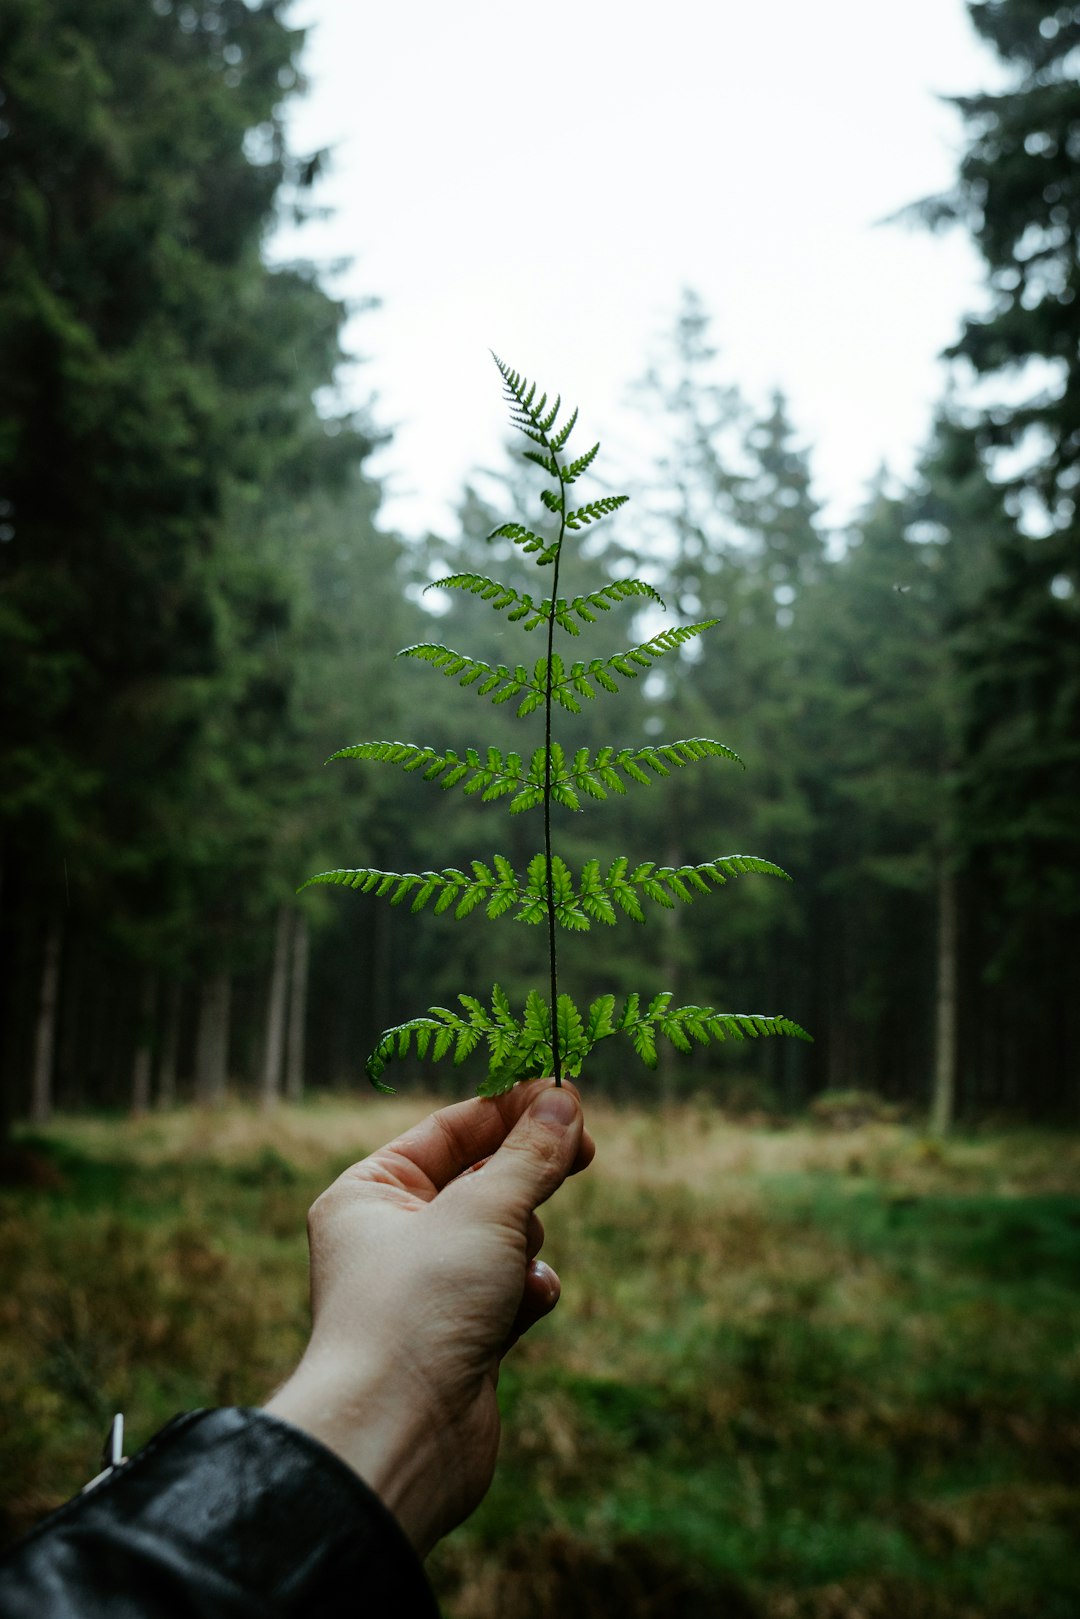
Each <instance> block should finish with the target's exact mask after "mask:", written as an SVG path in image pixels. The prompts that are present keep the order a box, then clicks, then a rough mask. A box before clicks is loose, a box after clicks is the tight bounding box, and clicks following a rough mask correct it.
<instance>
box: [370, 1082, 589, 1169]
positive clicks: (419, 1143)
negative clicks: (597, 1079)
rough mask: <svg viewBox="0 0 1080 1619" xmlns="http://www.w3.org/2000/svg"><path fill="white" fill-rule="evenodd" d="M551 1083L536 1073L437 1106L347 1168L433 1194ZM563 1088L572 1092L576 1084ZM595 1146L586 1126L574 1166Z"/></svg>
mask: <svg viewBox="0 0 1080 1619" xmlns="http://www.w3.org/2000/svg"><path fill="white" fill-rule="evenodd" d="M553 1083H554V1081H553V1080H551V1079H537V1080H533V1081H531V1082H530V1083H529V1084H519V1085H515V1086H514V1088H513V1090H510V1091H506V1092H505V1093H504V1094H503V1095H502V1096H474V1097H471V1098H470V1099H469V1100H468V1101H467V1102H455V1103H454V1104H453V1105H452V1106H451V1107H444V1108H440V1109H439V1111H438V1112H437V1113H432V1114H429V1116H428V1117H427V1118H426V1119H423V1120H422V1121H421V1122H420V1123H419V1124H417V1125H414V1126H413V1128H412V1129H411V1130H407V1131H406V1132H405V1134H404V1135H400V1136H397V1137H395V1139H394V1140H393V1141H390V1142H388V1143H387V1145H386V1146H385V1147H381V1148H380V1149H379V1151H378V1152H375V1153H372V1155H371V1157H370V1158H365V1159H364V1161H363V1163H360V1164H356V1165H354V1166H353V1169H352V1170H351V1171H350V1173H351V1174H352V1175H355V1176H357V1177H358V1178H360V1179H365V1180H366V1179H379V1180H385V1179H387V1178H388V1177H389V1178H391V1179H393V1180H395V1181H396V1182H397V1184H398V1185H400V1186H403V1187H404V1188H406V1189H407V1190H408V1191H410V1192H414V1193H416V1194H418V1195H419V1196H421V1197H426V1198H428V1199H430V1198H433V1197H434V1196H435V1195H436V1193H437V1192H441V1191H442V1189H443V1187H444V1186H448V1185H449V1184H450V1182H451V1181H452V1180H454V1179H456V1177H457V1176H458V1175H461V1174H462V1173H464V1171H465V1170H466V1169H471V1168H472V1167H473V1165H475V1164H477V1163H479V1162H480V1160H481V1159H483V1158H488V1157H490V1156H491V1154H492V1153H493V1152H495V1151H496V1150H497V1149H498V1148H499V1147H500V1146H501V1145H502V1143H503V1141H504V1140H505V1139H506V1137H507V1136H508V1135H509V1133H510V1131H511V1130H512V1129H513V1128H514V1125H515V1124H516V1123H517V1121H518V1119H519V1118H520V1117H521V1115H522V1114H523V1113H524V1112H525V1110H526V1108H527V1107H528V1106H529V1103H530V1102H531V1101H532V1099H533V1097H534V1096H535V1095H536V1093H537V1091H539V1090H543V1089H545V1088H546V1087H547V1086H548V1085H551V1084H553ZM564 1083H566V1082H565V1081H564ZM569 1088H570V1089H571V1090H573V1091H574V1094H575V1095H577V1087H576V1086H570V1087H569ZM595 1150H596V1149H595V1147H594V1145H593V1141H592V1138H591V1136H589V1135H588V1133H587V1132H586V1134H585V1136H584V1138H583V1140H582V1144H581V1152H580V1153H579V1155H578V1162H577V1163H576V1164H575V1165H574V1168H575V1169H584V1168H585V1165H586V1164H587V1163H589V1161H590V1160H591V1158H592V1156H593V1153H594V1151H595Z"/></svg>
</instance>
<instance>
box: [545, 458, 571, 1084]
mask: <svg viewBox="0 0 1080 1619" xmlns="http://www.w3.org/2000/svg"><path fill="white" fill-rule="evenodd" d="M544 439H545V445H544V447H545V449H546V450H547V451H548V453H549V455H550V456H551V458H552V460H553V461H554V463H555V466H556V469H557V470H558V474H559V496H560V501H559V516H560V521H559V538H558V540H557V541H556V542H555V565H554V569H553V571H552V578H551V613H550V614H549V616H548V636H547V680H546V682H545V690H544V856H545V859H546V860H547V914H548V962H549V964H550V969H551V1057H552V1064H553V1066H554V1069H555V1083H556V1085H561V1084H562V1059H561V1053H560V1051H559V969H558V954H557V951H556V948H555V878H554V874H553V872H552V869H551V690H552V684H553V680H552V658H553V656H554V652H555V603H556V602H557V601H558V599H559V569H560V567H561V566H562V547H563V537H564V536H565V534H566V483H565V481H564V479H563V475H562V468H561V467H560V466H559V458H558V456H557V455H556V454H555V451H554V450H553V449H552V448H551V445H550V444H549V443H548V442H547V435H546V434H545V435H544Z"/></svg>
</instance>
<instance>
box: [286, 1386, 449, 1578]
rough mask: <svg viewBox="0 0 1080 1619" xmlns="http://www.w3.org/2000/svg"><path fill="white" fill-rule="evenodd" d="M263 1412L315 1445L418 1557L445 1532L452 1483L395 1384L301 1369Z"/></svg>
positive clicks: (422, 1418)
mask: <svg viewBox="0 0 1080 1619" xmlns="http://www.w3.org/2000/svg"><path fill="white" fill-rule="evenodd" d="M265 1409H266V1410H267V1411H268V1412H269V1413H270V1414H271V1415H272V1416H275V1417H278V1418H279V1419H280V1420H281V1421H283V1422H288V1423H291V1424H292V1426H293V1427H295V1428H300V1429H301V1430H302V1431H303V1432H305V1433H308V1434H310V1435H311V1437H312V1438H313V1439H317V1440H318V1441H319V1442H320V1444H323V1445H325V1446H326V1448H327V1449H328V1450H331V1451H333V1452H334V1454H335V1455H336V1456H338V1457H340V1459H341V1460H342V1461H343V1462H345V1463H346V1465H347V1466H348V1467H350V1468H352V1470H353V1472H354V1473H356V1474H358V1475H359V1477H360V1478H362V1479H363V1481H364V1483H365V1484H366V1485H367V1486H368V1488H369V1489H371V1490H373V1491H374V1493H375V1494H376V1495H377V1496H378V1497H379V1499H380V1500H381V1501H382V1503H383V1505H384V1506H385V1507H386V1508H387V1509H388V1510H389V1511H390V1512H392V1513H393V1515H394V1517H395V1518H396V1519H397V1521H398V1523H399V1524H400V1525H401V1527H402V1529H403V1530H404V1532H405V1534H406V1535H407V1536H408V1538H409V1540H410V1541H411V1543H412V1545H413V1547H414V1548H415V1550H416V1552H417V1553H418V1555H419V1556H421V1557H424V1556H426V1555H427V1553H428V1552H429V1551H430V1550H431V1547H432V1546H433V1545H434V1544H435V1542H436V1540H437V1539H438V1538H439V1535H440V1534H442V1533H444V1532H445V1529H446V1528H447V1527H449V1524H448V1523H446V1522H445V1520H446V1517H447V1511H446V1497H447V1494H448V1488H447V1487H448V1485H451V1478H450V1477H448V1476H447V1459H446V1458H445V1457H444V1456H440V1455H439V1453H438V1446H437V1444H436V1443H435V1437H434V1432H433V1428H432V1424H431V1421H430V1419H429V1417H428V1415H427V1414H426V1413H425V1412H424V1411H423V1409H422V1406H421V1402H419V1401H418V1400H416V1399H410V1397H409V1394H408V1391H407V1390H403V1388H402V1382H401V1379H400V1378H399V1377H394V1376H389V1375H380V1374H378V1373H376V1372H374V1371H372V1372H369V1373H366V1374H364V1373H359V1372H358V1371H357V1369H356V1368H355V1366H352V1367H349V1368H341V1367H336V1366H331V1365H326V1364H323V1363H321V1362H320V1361H319V1360H316V1359H312V1360H310V1361H309V1360H308V1359H307V1358H305V1360H303V1361H301V1363H300V1365H299V1366H298V1367H297V1369H296V1371H295V1372H294V1373H293V1375H292V1377H290V1378H289V1380H288V1382H287V1383H285V1384H283V1385H282V1387H281V1388H280V1389H278V1390H277V1392H276V1393H275V1394H274V1395H273V1396H272V1397H271V1398H270V1399H269V1400H268V1401H267V1402H266V1406H265Z"/></svg>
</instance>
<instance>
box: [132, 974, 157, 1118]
mask: <svg viewBox="0 0 1080 1619" xmlns="http://www.w3.org/2000/svg"><path fill="white" fill-rule="evenodd" d="M156 1000H157V980H156V978H155V977H154V975H153V973H150V972H147V973H144V975H143V984H142V994H141V995H140V997H139V1021H138V1024H137V1025H136V1029H135V1058H134V1061H133V1062H132V1065H131V1111H132V1113H134V1114H135V1115H136V1116H138V1115H139V1114H142V1113H146V1112H148V1111H149V1108H150V1078H151V1073H152V1070H153V1063H154V1045H153V1039H154V1003H155V1002H156Z"/></svg>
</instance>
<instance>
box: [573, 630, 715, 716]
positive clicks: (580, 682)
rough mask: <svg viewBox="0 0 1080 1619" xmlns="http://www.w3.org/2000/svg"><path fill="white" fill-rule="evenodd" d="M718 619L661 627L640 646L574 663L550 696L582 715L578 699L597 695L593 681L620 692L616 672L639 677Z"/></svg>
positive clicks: (623, 678) (621, 674)
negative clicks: (589, 660) (668, 628)
mask: <svg viewBox="0 0 1080 1619" xmlns="http://www.w3.org/2000/svg"><path fill="white" fill-rule="evenodd" d="M719 622H720V620H719V619H717V618H709V619H706V620H705V621H704V622H703V623H701V624H680V625H677V626H676V627H675V628H673V629H670V630H662V631H661V632H660V634H659V635H654V636H653V637H652V639H651V640H649V641H643V642H642V644H641V645H640V646H632V647H628V648H627V650H626V651H625V652H615V653H613V654H612V656H611V657H609V658H593V659H592V661H591V662H589V663H575V664H573V665H572V666H571V668H570V669H569V670H566V671H564V672H563V673H561V674H559V675H557V676H556V677H555V679H554V681H553V683H552V688H551V695H552V697H553V698H554V700H555V701H556V702H557V703H559V704H561V706H562V707H563V708H567V709H569V710H570V712H571V713H573V714H579V713H580V712H581V704H580V703H579V702H577V701H576V698H577V697H588V698H593V697H595V696H596V692H595V690H594V689H593V683H594V682H595V684H596V685H597V686H599V687H600V688H601V689H602V690H603V691H608V692H617V691H618V690H619V682H618V680H616V679H615V678H614V677H615V675H618V676H619V677H620V679H622V680H636V679H637V677H638V675H639V674H640V673H641V671H642V670H643V669H650V668H651V667H652V665H653V663H654V662H655V661H656V660H657V659H659V658H663V657H665V656H666V655H667V653H669V652H673V651H675V650H676V649H677V648H678V647H681V646H684V645H685V644H686V642H687V641H692V640H693V639H694V638H695V637H696V636H698V635H704V633H705V631H706V630H711V629H712V628H713V627H714V626H715V625H717V624H718V623H719Z"/></svg>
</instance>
